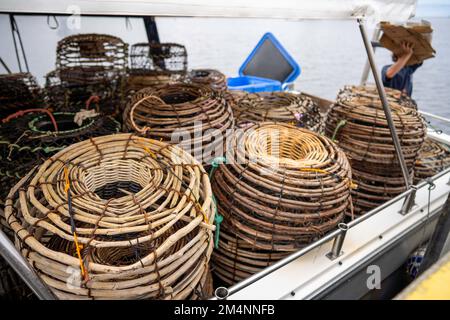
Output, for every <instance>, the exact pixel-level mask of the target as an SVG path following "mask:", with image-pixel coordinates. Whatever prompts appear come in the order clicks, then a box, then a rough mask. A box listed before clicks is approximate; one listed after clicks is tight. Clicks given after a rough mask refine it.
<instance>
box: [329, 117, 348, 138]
mask: <svg viewBox="0 0 450 320" xmlns="http://www.w3.org/2000/svg"><path fill="white" fill-rule="evenodd" d="M346 124H347V120H341V121H339V123H338V124H337V126H336V128H335V129H334V132H333V137H332V138H331V140H332V141H334V142H336V136H337V134H338V131H339V130H340V129H341V128H342V127H343V126H345V125H346Z"/></svg>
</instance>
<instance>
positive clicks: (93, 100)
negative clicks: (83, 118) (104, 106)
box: [86, 96, 100, 109]
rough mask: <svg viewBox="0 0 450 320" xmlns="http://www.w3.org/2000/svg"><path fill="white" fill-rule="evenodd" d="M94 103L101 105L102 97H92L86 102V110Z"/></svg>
mask: <svg viewBox="0 0 450 320" xmlns="http://www.w3.org/2000/svg"><path fill="white" fill-rule="evenodd" d="M92 102H94V103H99V102H100V97H99V96H90V97H89V99H87V100H86V109H89V107H90V106H91V103H92Z"/></svg>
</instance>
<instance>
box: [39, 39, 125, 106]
mask: <svg viewBox="0 0 450 320" xmlns="http://www.w3.org/2000/svg"><path fill="white" fill-rule="evenodd" d="M127 68H128V45H127V44H126V43H125V42H123V41H122V40H121V39H120V38H118V37H114V36H110V35H105V34H78V35H72V36H68V37H66V38H64V39H62V40H61V41H59V42H58V45H57V48H56V70H54V71H52V72H50V73H48V74H47V76H46V92H47V95H48V97H49V103H50V105H51V107H52V108H53V109H54V110H56V111H75V112H76V111H79V110H80V108H81V107H82V106H83V105H82V103H85V102H86V101H87V100H88V99H89V98H90V97H91V96H97V97H99V98H100V99H101V100H102V103H103V106H102V108H101V109H102V110H101V112H102V113H106V114H113V113H117V112H118V110H119V105H120V101H121V99H123V92H122V89H123V88H122V87H123V81H124V77H125V76H126V73H127Z"/></svg>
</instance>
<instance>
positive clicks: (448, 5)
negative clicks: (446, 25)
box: [416, 0, 450, 17]
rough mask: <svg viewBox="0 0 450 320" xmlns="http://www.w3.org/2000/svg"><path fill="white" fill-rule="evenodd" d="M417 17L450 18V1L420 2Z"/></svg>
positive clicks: (424, 0) (423, 0)
mask: <svg viewBox="0 0 450 320" xmlns="http://www.w3.org/2000/svg"><path fill="white" fill-rule="evenodd" d="M416 16H417V17H450V0H418V3H417V10H416Z"/></svg>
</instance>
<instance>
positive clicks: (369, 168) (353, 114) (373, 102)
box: [325, 86, 426, 215]
mask: <svg viewBox="0 0 450 320" xmlns="http://www.w3.org/2000/svg"><path fill="white" fill-rule="evenodd" d="M375 92H376V91H375V89H374V88H373V87H368V88H367V89H366V88H365V87H351V86H349V87H346V88H344V90H342V91H341V92H340V93H339V95H338V98H337V101H336V103H335V104H334V105H333V106H332V107H331V109H330V111H329V113H328V115H327V120H326V124H325V133H326V135H327V136H328V137H331V138H332V139H333V140H336V141H338V144H339V146H340V147H341V148H342V149H343V150H344V151H345V153H346V155H347V156H348V158H349V160H350V163H351V165H352V172H353V179H354V181H355V183H356V185H357V188H355V189H354V190H352V198H353V204H354V212H355V215H362V214H364V213H366V212H368V211H370V210H371V209H373V208H375V207H378V206H379V205H381V204H382V203H384V202H386V201H388V200H389V199H391V198H393V197H395V196H396V195H398V194H400V193H402V192H403V191H405V180H404V178H403V175H402V171H401V167H400V164H399V162H398V159H397V156H396V152H395V147H394V144H393V141H392V137H391V133H390V130H389V127H388V124H387V120H386V117H385V114H384V110H383V107H382V104H381V101H380V99H379V98H378V97H377V96H376V94H375ZM394 93H396V92H395V91H393V90H389V91H388V101H389V107H390V109H391V113H392V118H393V121H394V125H395V129H396V131H397V134H398V136H399V140H400V145H401V148H402V152H403V156H404V158H405V162H406V165H407V168H408V172H409V175H410V176H409V177H408V178H409V179H411V181H412V177H413V169H414V163H415V161H416V158H417V156H418V154H419V150H420V148H421V147H422V144H423V142H424V139H425V135H426V125H425V122H424V120H423V119H422V117H421V116H420V114H419V113H418V112H417V110H416V109H415V108H414V107H413V106H414V105H415V104H414V103H412V100H410V99H407V98H402V97H401V95H400V94H394Z"/></svg>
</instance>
